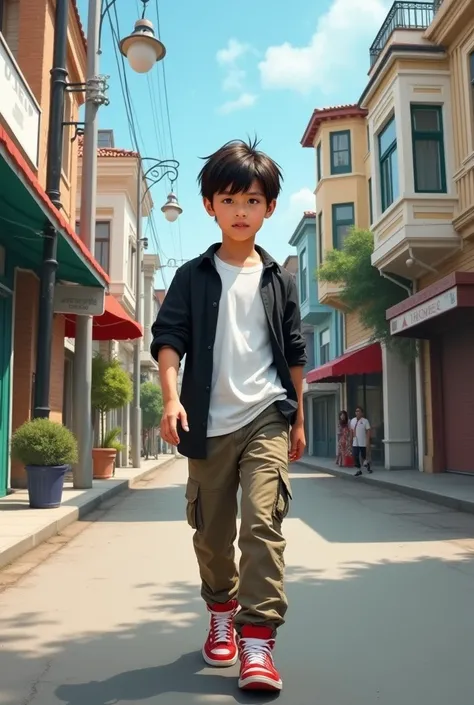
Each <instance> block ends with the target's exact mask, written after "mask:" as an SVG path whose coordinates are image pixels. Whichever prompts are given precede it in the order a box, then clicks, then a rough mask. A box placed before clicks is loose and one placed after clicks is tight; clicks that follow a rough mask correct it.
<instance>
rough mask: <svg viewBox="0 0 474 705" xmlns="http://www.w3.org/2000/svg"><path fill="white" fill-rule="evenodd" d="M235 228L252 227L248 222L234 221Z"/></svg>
mask: <svg viewBox="0 0 474 705" xmlns="http://www.w3.org/2000/svg"><path fill="white" fill-rule="evenodd" d="M232 227H233V228H248V227H250V226H249V225H248V223H234V225H233V226H232Z"/></svg>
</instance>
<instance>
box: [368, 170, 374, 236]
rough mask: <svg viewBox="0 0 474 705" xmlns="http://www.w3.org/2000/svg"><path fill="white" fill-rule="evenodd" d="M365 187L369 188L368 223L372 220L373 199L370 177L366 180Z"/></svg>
mask: <svg viewBox="0 0 474 705" xmlns="http://www.w3.org/2000/svg"><path fill="white" fill-rule="evenodd" d="M367 187H368V189H369V225H372V224H373V222H374V199H373V197H372V177H370V178H369V180H368V181H367Z"/></svg>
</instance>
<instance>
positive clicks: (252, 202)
mask: <svg viewBox="0 0 474 705" xmlns="http://www.w3.org/2000/svg"><path fill="white" fill-rule="evenodd" d="M249 203H250V205H252V206H255V205H256V204H257V203H260V201H259V200H258V198H249Z"/></svg>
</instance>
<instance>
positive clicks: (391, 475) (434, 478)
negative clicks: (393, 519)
mask: <svg viewBox="0 0 474 705" xmlns="http://www.w3.org/2000/svg"><path fill="white" fill-rule="evenodd" d="M300 464H301V465H305V466H306V467H309V468H312V469H313V470H314V469H316V470H321V472H326V473H328V474H330V475H335V476H336V477H345V478H347V479H350V480H352V481H353V482H367V483H369V484H372V485H377V486H379V487H383V488H384V489H387V490H390V491H393V492H399V493H400V494H405V495H408V496H409V497H416V498H418V499H422V500H425V501H426V502H433V503H435V504H441V505H443V506H445V507H450V508H451V509H455V510H457V511H460V512H469V513H470V514H474V475H473V476H472V477H469V476H467V475H456V474H453V473H436V474H431V473H424V472H419V471H418V470H385V469H384V468H381V467H377V466H375V467H374V473H373V474H372V475H368V474H367V473H365V472H364V474H363V475H362V477H354V472H355V469H354V468H340V467H338V466H337V465H335V463H334V460H333V459H332V458H313V457H311V456H305V457H304V458H303V459H302V460H301V461H300Z"/></svg>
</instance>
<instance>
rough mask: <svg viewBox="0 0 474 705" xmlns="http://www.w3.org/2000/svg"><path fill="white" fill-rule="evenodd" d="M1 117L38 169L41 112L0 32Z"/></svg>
mask: <svg viewBox="0 0 474 705" xmlns="http://www.w3.org/2000/svg"><path fill="white" fill-rule="evenodd" d="M0 115H1V116H2V118H3V119H4V121H5V122H6V124H7V125H8V127H9V128H10V130H11V131H12V133H13V134H14V135H15V137H16V139H17V140H18V142H19V143H20V145H21V146H22V148H23V150H24V151H25V153H26V154H27V156H28V158H29V159H30V161H31V162H32V164H33V165H34V166H35V167H37V166H38V149H39V127H40V116H41V110H40V107H39V105H38V103H37V102H36V100H35V98H34V96H33V94H32V92H31V91H30V88H29V86H28V84H27V83H26V81H25V79H24V78H23V76H22V74H21V72H20V69H19V68H18V66H17V63H16V61H15V59H14V58H13V56H12V54H11V53H10V50H9V49H8V46H7V43H6V42H5V39H4V38H3V35H2V34H1V32H0Z"/></svg>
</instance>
